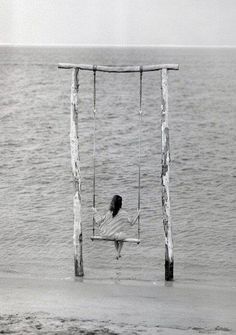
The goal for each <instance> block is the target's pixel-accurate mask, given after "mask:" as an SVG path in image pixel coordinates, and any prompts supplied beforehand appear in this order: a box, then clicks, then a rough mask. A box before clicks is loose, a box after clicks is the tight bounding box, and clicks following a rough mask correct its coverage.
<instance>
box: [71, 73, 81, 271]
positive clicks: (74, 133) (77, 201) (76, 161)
mask: <svg viewBox="0 0 236 335" xmlns="http://www.w3.org/2000/svg"><path fill="white" fill-rule="evenodd" d="M78 74H79V69H77V68H76V69H73V72H72V86H71V128H70V146H71V165H72V173H73V177H74V199H73V210H74V236H73V240H74V267H75V276H78V277H82V276H83V275H84V269H83V248H82V246H83V238H82V223H81V174H80V158H79V131H78V91H79V80H78Z"/></svg>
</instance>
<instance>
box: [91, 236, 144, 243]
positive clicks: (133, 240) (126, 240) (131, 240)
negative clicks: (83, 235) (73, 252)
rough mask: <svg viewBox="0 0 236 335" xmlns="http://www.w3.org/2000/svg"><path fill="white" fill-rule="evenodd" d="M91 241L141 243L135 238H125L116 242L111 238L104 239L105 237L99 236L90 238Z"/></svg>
mask: <svg viewBox="0 0 236 335" xmlns="http://www.w3.org/2000/svg"><path fill="white" fill-rule="evenodd" d="M91 240H92V241H122V242H129V243H137V244H139V243H140V242H141V240H140V239H137V238H125V239H123V240H117V239H115V238H112V237H105V236H99V235H95V236H91Z"/></svg>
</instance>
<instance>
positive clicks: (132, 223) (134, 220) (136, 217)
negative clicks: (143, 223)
mask: <svg viewBox="0 0 236 335" xmlns="http://www.w3.org/2000/svg"><path fill="white" fill-rule="evenodd" d="M140 212H141V210H140V209H139V210H138V211H137V214H136V215H135V217H134V218H133V220H131V219H129V218H128V221H129V223H130V225H131V226H133V225H134V224H135V223H136V221H137V220H138V217H139V216H140Z"/></svg>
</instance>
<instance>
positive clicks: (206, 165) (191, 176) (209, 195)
mask: <svg viewBox="0 0 236 335" xmlns="http://www.w3.org/2000/svg"><path fill="white" fill-rule="evenodd" d="M58 62H74V63H90V64H155V63H178V64H179V65H180V70H179V71H172V72H170V73H169V126H170V140H171V159H172V164H171V180H170V194H171V217H172V225H173V239H174V258H175V280H176V281H178V282H183V283H184V282H193V281H194V282H195V281H196V282H199V283H206V284H210V285H229V286H233V285H235V278H236V270H235V269H236V266H235V265H236V264H235V245H236V239H235V221H236V209H235V200H236V199H235V190H236V166H235V163H236V150H235V142H236V132H235V126H236V113H235V109H236V95H235V92H236V49H214V48H211V49H207V48H204V49H200V48H199V49H196V48H193V49H191V48H189V49H185V48H127V49H126V48H23V47H22V48H5V47H1V48H0V74H1V75H0V152H1V155H0V157H1V160H0V230H1V234H0V256H1V257H0V275H1V276H16V277H17V276H20V277H32V278H36V277H41V278H58V279H70V278H73V271H74V270H73V240H72V236H73V211H72V197H73V181H72V174H71V166H70V146H69V131H70V85H71V71H70V70H58V69H57V63H58ZM92 77H93V75H92V73H90V72H81V73H80V100H79V110H80V111H79V131H80V149H81V165H82V167H81V173H82V182H83V185H82V206H83V233H84V235H83V237H84V270H85V278H87V279H88V280H93V279H98V280H112V281H121V280H128V281H129V280H137V281H147V282H157V283H158V282H162V281H163V279H164V233H163V226H162V216H161V188H160V172H161V165H160V162H161V156H160V149H161V142H160V135H161V132H160V74H159V73H158V72H156V73H144V76H143V125H142V168H141V183H142V189H141V207H142V222H141V239H142V242H141V244H140V245H139V246H136V245H129V244H126V245H125V246H124V249H123V257H122V258H121V260H119V261H116V260H115V250H114V246H113V244H112V242H91V240H90V236H91V233H92V211H91V206H92V176H93V168H92V167H93V161H92V153H93V110H92V108H93V100H92V99H93V92H92V89H93V82H92V79H93V78H92ZM138 94H139V76H138V74H116V75H115V74H105V73H98V75H97V131H96V138H97V162H96V164H97V169H96V172H97V184H96V194H97V207H98V209H99V211H101V212H105V211H106V210H107V208H108V206H109V201H110V198H111V197H112V195H113V194H116V193H118V194H121V195H122V196H123V207H124V208H125V209H126V210H127V211H128V212H129V213H130V215H132V214H135V212H136V206H137V176H138V165H137V163H138V106H139V97H138ZM136 233H137V229H136V228H135V227H134V228H132V229H131V230H130V236H134V237H135V236H136Z"/></svg>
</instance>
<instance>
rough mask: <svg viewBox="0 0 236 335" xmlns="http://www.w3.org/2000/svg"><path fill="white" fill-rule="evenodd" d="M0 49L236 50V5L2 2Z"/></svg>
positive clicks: (229, 1) (200, 0)
mask: <svg viewBox="0 0 236 335" xmlns="http://www.w3.org/2000/svg"><path fill="white" fill-rule="evenodd" d="M0 43H1V44H26V45H31V44H34V45H55V44H59V45H77V44H78V45H81V44H82V45H124V46H126V45H236V0H0Z"/></svg>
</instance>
